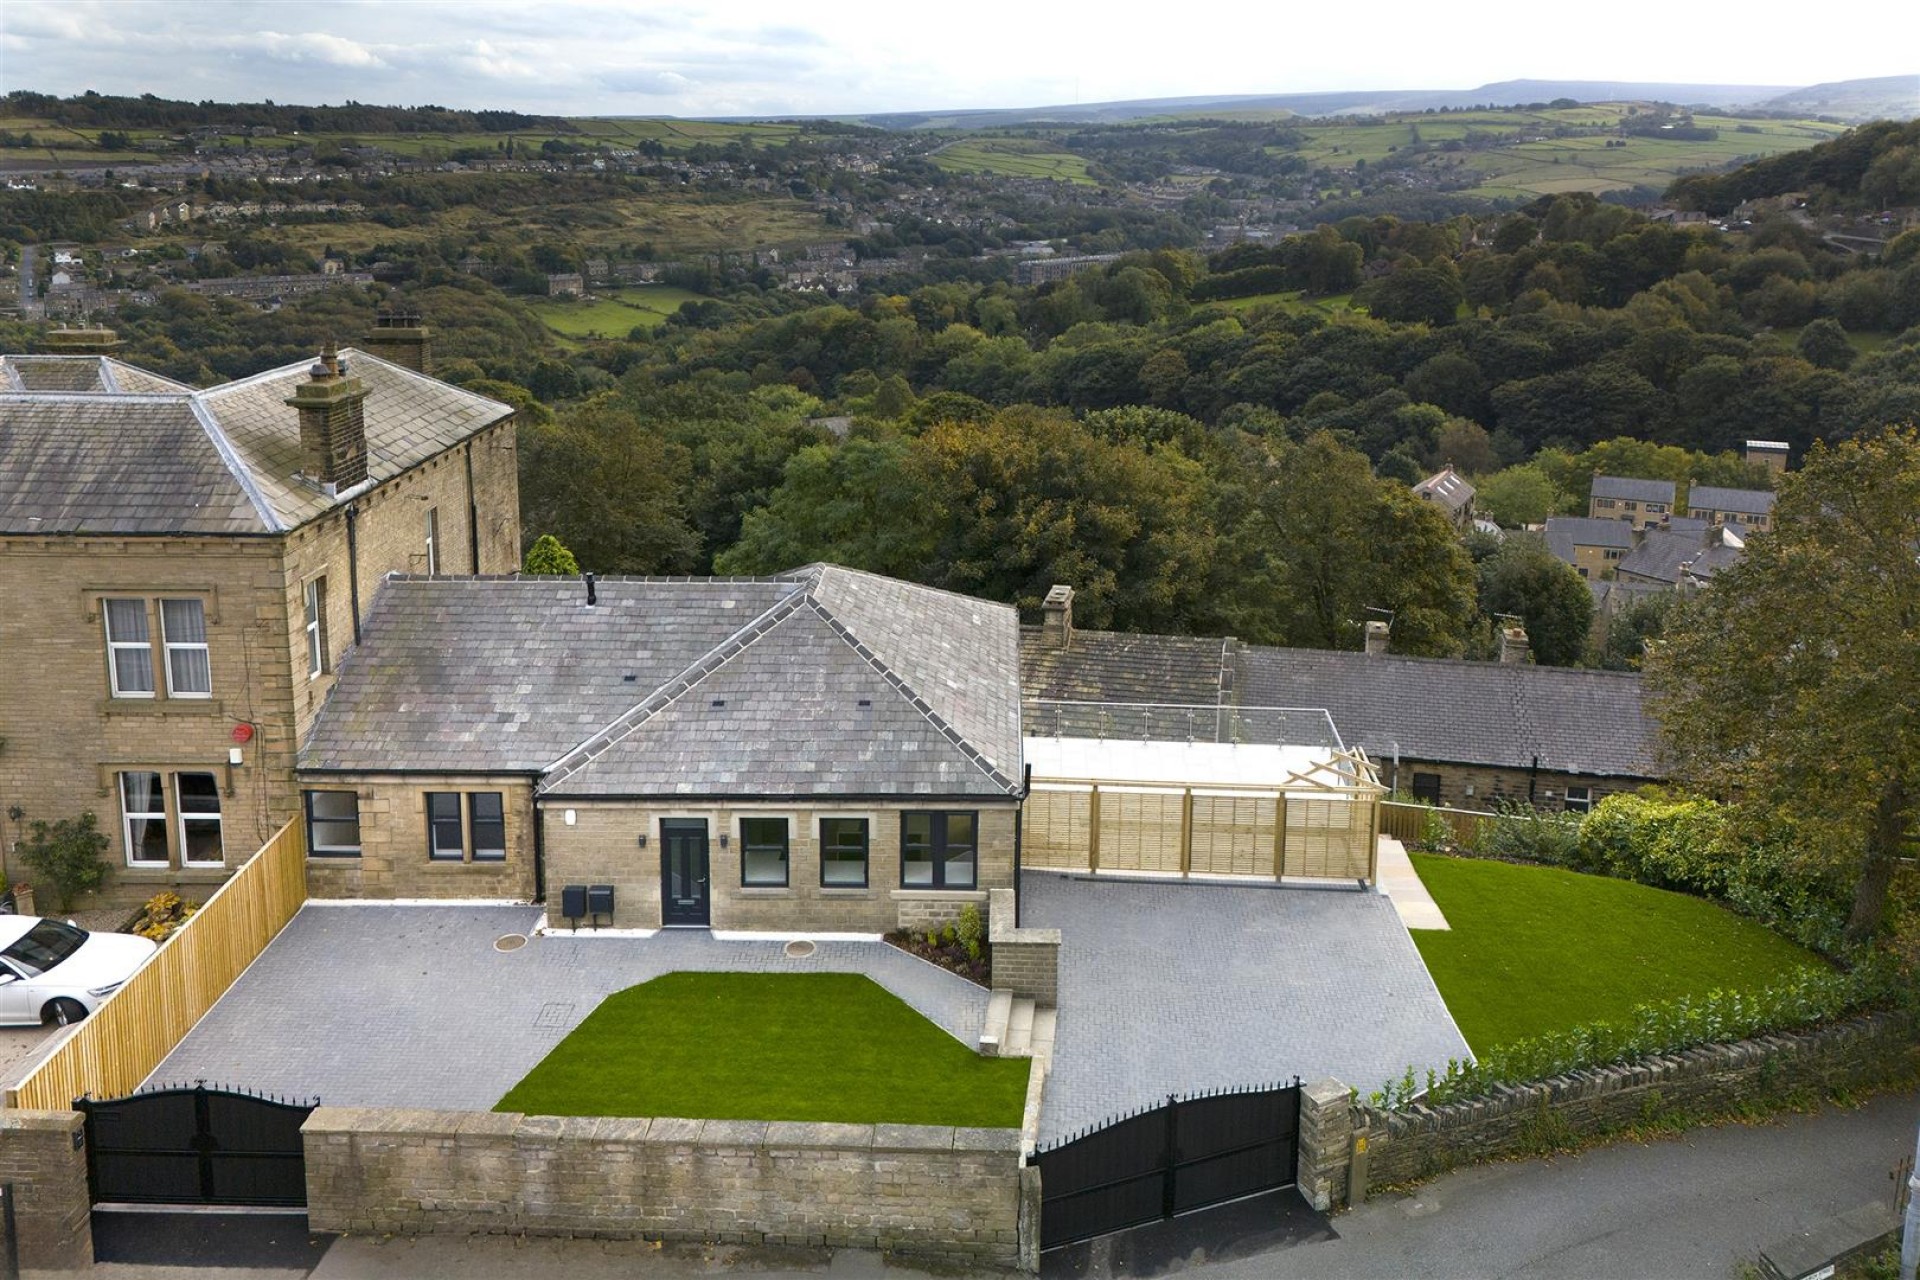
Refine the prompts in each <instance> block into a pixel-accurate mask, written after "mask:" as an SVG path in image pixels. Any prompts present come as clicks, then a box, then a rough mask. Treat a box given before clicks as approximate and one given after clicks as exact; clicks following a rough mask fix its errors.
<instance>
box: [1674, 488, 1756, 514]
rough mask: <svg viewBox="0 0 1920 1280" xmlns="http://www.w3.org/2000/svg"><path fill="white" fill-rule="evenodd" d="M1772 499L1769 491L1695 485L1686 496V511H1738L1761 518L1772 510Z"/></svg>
mask: <svg viewBox="0 0 1920 1280" xmlns="http://www.w3.org/2000/svg"><path fill="white" fill-rule="evenodd" d="M1773 499H1774V493H1773V491H1772V490H1771V489H1722V488H1719V487H1718V486H1716V485H1710V484H1697V485H1695V486H1694V487H1693V488H1692V490H1690V491H1689V492H1688V494H1687V510H1689V511H1738V512H1740V513H1742V514H1744V515H1753V516H1763V515H1766V514H1768V513H1769V512H1771V511H1772V510H1773Z"/></svg>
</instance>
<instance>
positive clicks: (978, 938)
mask: <svg viewBox="0 0 1920 1280" xmlns="http://www.w3.org/2000/svg"><path fill="white" fill-rule="evenodd" d="M954 933H955V935H956V936H958V937H959V939H960V944H961V945H962V946H964V947H965V948H966V949H967V956H968V958H969V959H973V960H978V959H979V958H980V944H981V942H982V941H983V940H985V938H986V933H987V929H986V925H985V924H984V923H983V922H982V921H981V919H980V908H979V907H977V906H975V905H974V904H973V903H971V902H969V903H968V904H967V905H966V906H964V907H962V908H960V920H959V923H958V924H956V925H955V926H954Z"/></svg>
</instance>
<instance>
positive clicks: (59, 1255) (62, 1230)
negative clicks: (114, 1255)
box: [0, 1111, 93, 1274]
mask: <svg viewBox="0 0 1920 1280" xmlns="http://www.w3.org/2000/svg"><path fill="white" fill-rule="evenodd" d="M84 1132H85V1118H84V1117H83V1116H82V1115H81V1114H80V1113H79V1112H78V1111H0V1184H5V1185H7V1186H8V1187H10V1188H11V1189H12V1190H11V1194H12V1196H13V1197H14V1202H13V1225H14V1233H15V1239H16V1242H17V1248H18V1252H19V1258H20V1270H21V1272H22V1273H23V1274H24V1273H31V1272H35V1271H87V1270H91V1269H92V1267H93V1197H92V1196H91V1195H90V1194H88V1191H87V1149H86V1146H85V1144H84V1138H83V1134H84Z"/></svg>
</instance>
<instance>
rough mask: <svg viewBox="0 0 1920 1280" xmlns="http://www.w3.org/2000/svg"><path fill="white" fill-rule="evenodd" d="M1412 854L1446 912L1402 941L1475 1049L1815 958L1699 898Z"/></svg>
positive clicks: (1793, 968) (1787, 969)
mask: <svg viewBox="0 0 1920 1280" xmlns="http://www.w3.org/2000/svg"><path fill="white" fill-rule="evenodd" d="M1410 856H1411V857H1412V859H1413V865H1414V868H1415V870H1417V871H1418V872H1419V873H1420V879H1421V880H1422V881H1423V882H1425V884H1426V886H1427V890H1428V892H1430V893H1431V894H1432V895H1433V900H1434V901H1435V902H1436V903H1438V904H1439V906H1440V910H1441V912H1442V913H1443V914H1444V915H1445V916H1446V917H1447V923H1448V925H1449V926H1451V928H1450V929H1448V930H1445V931H1442V930H1427V929H1421V930H1416V931H1414V934H1413V940H1414V944H1415V945H1416V946H1418V947H1419V948H1420V955H1421V958H1422V959H1424V960H1425V961H1426V962H1427V970H1428V972H1430V973H1431V974H1432V975H1433V981H1434V984H1435V985H1436V986H1438V987H1439V988H1440V994H1441V996H1442V997H1443V998H1444V999H1445V1000H1446V1002H1447V1008H1448V1009H1449V1010H1450V1011H1451V1012H1452V1013H1453V1019H1454V1021H1455V1022H1457V1023H1458V1024H1459V1025H1460V1032H1461V1034H1462V1035H1464V1036H1466V1038H1467V1043H1468V1044H1469V1045H1471V1046H1473V1049H1474V1051H1475V1052H1476V1053H1484V1052H1485V1051H1487V1050H1489V1049H1491V1048H1493V1047H1495V1046H1496V1045H1501V1044H1505V1043H1507V1042H1509V1041H1512V1040H1518V1039H1521V1038H1523V1037H1527V1036H1536V1035H1540V1034H1542V1033H1544V1032H1549V1031H1564V1030H1567V1029H1568V1028H1571V1027H1575V1026H1579V1025H1581V1024H1582V1023H1588V1022H1595V1021H1607V1020H1617V1019H1620V1018H1622V1017H1623V1016H1624V1015H1625V1014H1627V1013H1628V1012H1629V1011H1630V1010H1631V1009H1632V1008H1633V1006H1634V1005H1636V1004H1647V1003H1651V1002H1654V1001H1661V1000H1671V999H1676V998H1678V997H1681V996H1688V995H1692V996H1700V995H1705V994H1706V993H1707V992H1709V991H1712V990H1713V989H1714V988H1716V987H1719V988H1724V989H1727V990H1746V991H1752V990H1757V989H1759V988H1761V987H1765V986H1769V985H1771V984H1773V983H1776V982H1781V981H1784V980H1786V979H1788V978H1791V977H1793V976H1794V975H1795V974H1797V973H1801V972H1804V971H1807V970H1810V969H1816V968H1820V967H1822V962H1821V961H1820V959H1819V957H1817V956H1815V955H1814V954H1813V953H1812V952H1810V951H1807V950H1805V949H1804V948H1802V947H1799V946H1796V945H1794V944H1793V943H1791V942H1788V941H1787V940H1786V939H1785V938H1782V937H1780V936H1779V935H1778V934H1776V933H1773V932H1771V931H1769V930H1767V929H1765V928H1763V927H1761V926H1760V925H1758V924H1755V923H1754V922H1753V921H1751V920H1747V919H1744V918H1742V917H1740V916H1737V915H1734V914H1733V913H1732V912H1731V911H1727V910H1725V909H1724V908H1722V907H1718V906H1715V905H1714V904H1713V903H1711V902H1707V901H1705V900H1703V899H1700V898H1692V897H1688V896H1686V895H1685V894H1679V893H1668V892H1666V891H1665V890H1662V889H1649V888H1647V887H1646V886H1645V885H1639V884H1634V883H1632V882H1630V881H1626V880H1613V879H1609V878H1607V877H1605V876H1586V875H1577V874H1575V873H1574V872H1571V871H1562V870H1559V869H1558V868H1554V867H1529V866H1516V865H1514V864H1511V863H1505V862H1487V861H1480V860H1477V859H1473V858H1448V857H1440V856H1437V855H1433V854H1421V853H1416V854H1412V855H1410Z"/></svg>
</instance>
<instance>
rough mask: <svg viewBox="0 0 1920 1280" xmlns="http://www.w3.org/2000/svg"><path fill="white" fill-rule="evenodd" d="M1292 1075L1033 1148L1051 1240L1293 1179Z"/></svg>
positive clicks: (1049, 1245)
mask: <svg viewBox="0 0 1920 1280" xmlns="http://www.w3.org/2000/svg"><path fill="white" fill-rule="evenodd" d="M1299 1137H1300V1082H1299V1080H1297V1079H1296V1080H1295V1081H1294V1082H1293V1083H1292V1084H1290V1085H1275V1086H1271V1087H1266V1088H1252V1089H1240V1090H1229V1091H1223V1092H1219V1093H1210V1094H1203V1095H1199V1096H1194V1097H1186V1098H1182V1097H1179V1096H1177V1095H1170V1096H1169V1097H1168V1098H1167V1100H1166V1101H1165V1102H1164V1103H1162V1104H1160V1105H1159V1106H1157V1107H1155V1108H1153V1109H1152V1110H1150V1111H1141V1112H1137V1113H1135V1114H1133V1115H1130V1116H1123V1117H1121V1118H1119V1119H1117V1120H1111V1121H1108V1122H1107V1123H1106V1124H1104V1125H1102V1126H1100V1127H1099V1128H1097V1129H1091V1130H1088V1131H1087V1132H1085V1133H1082V1134H1079V1135H1077V1136H1075V1137H1072V1138H1068V1139H1065V1140H1063V1141H1061V1142H1058V1143H1055V1144H1054V1145H1053V1146H1051V1147H1043V1148H1040V1149H1039V1150H1037V1151H1035V1152H1034V1154H1033V1156H1032V1157H1031V1162H1032V1163H1033V1164H1035V1165H1037V1166H1038V1167H1039V1169H1040V1247H1041V1248H1042V1249H1053V1248H1057V1247H1058V1246H1060V1245H1063V1244H1072V1243H1073V1242H1074V1241H1076V1240H1087V1239H1091V1238H1092V1237H1094V1236H1100V1235H1105V1234H1107V1233H1108V1232H1110V1231H1119V1230H1122V1229H1124V1228H1126V1227H1136V1226H1139V1225H1141V1224H1142V1223H1147V1222H1157V1221H1159V1220H1160V1219H1162V1218H1171V1217H1173V1216H1174V1215H1176V1214H1181V1213H1187V1212H1189V1211H1191V1210H1194V1209H1204V1208H1206V1207H1207V1206H1208V1205H1215V1204H1224V1203H1225V1202H1227V1201H1229V1200H1238V1199H1240V1198H1242V1197H1244V1196H1250V1195H1255V1194H1257V1193H1259V1192H1262V1191H1271V1190H1274V1189H1275V1188H1277V1187H1287V1186H1292V1185H1293V1182H1294V1174H1295V1168H1296V1165H1297V1163H1298V1157H1299Z"/></svg>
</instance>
